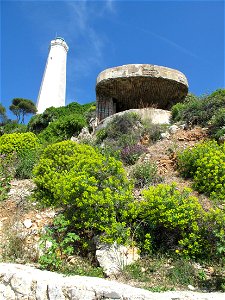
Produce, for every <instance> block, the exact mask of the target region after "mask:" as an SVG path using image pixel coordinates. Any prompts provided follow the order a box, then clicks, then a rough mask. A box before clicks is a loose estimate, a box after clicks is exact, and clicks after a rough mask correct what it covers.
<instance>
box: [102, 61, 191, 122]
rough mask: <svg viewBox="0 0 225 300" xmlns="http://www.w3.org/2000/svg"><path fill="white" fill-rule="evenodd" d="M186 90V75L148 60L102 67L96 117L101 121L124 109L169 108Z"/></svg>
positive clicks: (181, 98)
mask: <svg viewBox="0 0 225 300" xmlns="http://www.w3.org/2000/svg"><path fill="white" fill-rule="evenodd" d="M187 93H188V82H187V78H186V77H185V75H184V74H183V73H181V72H180V71H177V70H174V69H170V68H167V67H162V66H156V65H149V64H129V65H123V66H119V67H114V68H110V69H106V70H104V71H102V72H101V73H100V74H99V75H98V77H97V83H96V101H97V118H98V121H101V120H103V119H105V118H106V117H108V116H111V115H113V114H115V113H118V112H121V111H124V110H128V109H140V108H146V107H155V108H160V109H169V108H170V107H171V106H172V105H173V104H174V103H177V102H181V101H183V100H184V99H185V96H186V95H187Z"/></svg>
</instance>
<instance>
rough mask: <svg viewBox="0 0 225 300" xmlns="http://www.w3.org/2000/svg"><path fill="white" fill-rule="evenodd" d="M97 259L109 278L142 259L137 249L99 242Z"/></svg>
mask: <svg viewBox="0 0 225 300" xmlns="http://www.w3.org/2000/svg"><path fill="white" fill-rule="evenodd" d="M95 255H96V259H97V261H98V263H99V265H100V267H102V268H103V271H104V273H105V274H106V275H107V276H110V275H114V274H117V273H119V272H120V271H121V270H123V268H124V267H125V266H127V265H130V264H132V263H134V262H135V261H136V260H138V259H139V258H140V255H139V251H138V249H137V248H136V247H129V246H123V245H118V244H117V243H113V244H112V245H109V244H105V243H100V242H97V245H96V254H95Z"/></svg>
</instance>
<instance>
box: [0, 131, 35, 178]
mask: <svg viewBox="0 0 225 300" xmlns="http://www.w3.org/2000/svg"><path fill="white" fill-rule="evenodd" d="M39 149H40V145H39V143H38V139H37V137H36V135H35V134H34V133H32V132H27V133H11V134H4V135H2V136H1V137H0V153H2V154H5V155H6V159H7V161H8V163H10V161H11V164H12V163H13V164H14V168H15V174H14V175H15V176H16V177H17V178H20V179H24V178H30V177H31V176H32V169H33V167H34V165H35V163H36V162H37V160H38V154H39Z"/></svg>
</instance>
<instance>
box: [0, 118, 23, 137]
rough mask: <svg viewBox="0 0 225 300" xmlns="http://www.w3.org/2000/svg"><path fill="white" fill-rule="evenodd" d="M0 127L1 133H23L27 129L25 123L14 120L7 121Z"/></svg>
mask: <svg viewBox="0 0 225 300" xmlns="http://www.w3.org/2000/svg"><path fill="white" fill-rule="evenodd" d="M0 128H1V132H2V134H6V133H25V132H26V131H27V125H24V124H18V123H17V122H16V121H7V122H6V123H5V124H4V125H3V126H1V127H0ZM0 135H1V134H0Z"/></svg>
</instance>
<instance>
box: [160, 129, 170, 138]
mask: <svg viewBox="0 0 225 300" xmlns="http://www.w3.org/2000/svg"><path fill="white" fill-rule="evenodd" d="M160 137H161V138H162V139H169V138H170V134H169V132H168V131H166V132H162V133H161V134H160Z"/></svg>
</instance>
